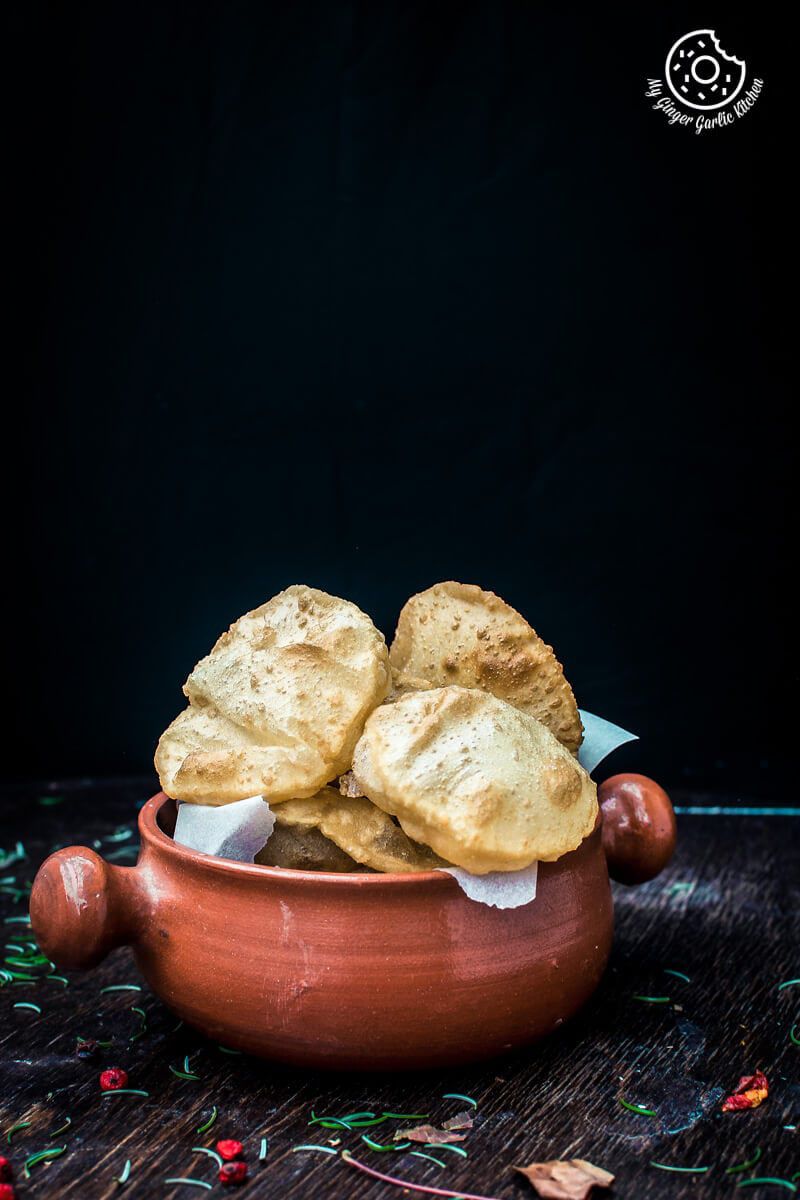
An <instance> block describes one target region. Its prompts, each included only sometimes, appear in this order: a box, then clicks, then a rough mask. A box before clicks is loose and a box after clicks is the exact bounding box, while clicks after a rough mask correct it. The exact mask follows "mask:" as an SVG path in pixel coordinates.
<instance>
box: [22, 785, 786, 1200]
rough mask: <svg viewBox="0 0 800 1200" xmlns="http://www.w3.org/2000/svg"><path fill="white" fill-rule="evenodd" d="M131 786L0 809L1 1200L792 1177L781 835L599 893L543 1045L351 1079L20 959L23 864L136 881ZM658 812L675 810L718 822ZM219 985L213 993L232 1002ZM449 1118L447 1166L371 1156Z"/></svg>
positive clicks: (692, 831) (119, 976)
mask: <svg viewBox="0 0 800 1200" xmlns="http://www.w3.org/2000/svg"><path fill="white" fill-rule="evenodd" d="M153 790H154V788H153V787H152V786H151V784H150V781H148V780H142V781H135V780H134V781H125V780H122V781H119V780H117V781H107V780H106V781H102V780H99V781H82V782H81V783H80V784H64V785H58V784H45V785H40V786H32V787H19V788H14V789H6V790H5V792H4V793H3V794H2V797H1V798H0V804H1V805H2V808H0V813H2V825H1V826H0V829H1V830H2V832H1V833H0V846H2V848H3V849H2V851H1V852H0V915H1V916H2V918H3V930H4V935H5V936H4V943H5V950H4V955H3V958H4V963H3V967H2V971H3V974H2V975H0V1049H1V1051H2V1058H0V1198H2V1200H13V1198H15V1197H16V1198H17V1200H24V1198H25V1197H55V1196H58V1197H59V1198H61V1197H75V1198H76V1200H77V1198H78V1197H81V1200H83V1198H85V1197H89V1196H90V1197H111V1196H116V1195H120V1196H124V1195H125V1193H126V1192H129V1193H130V1194H131V1195H135V1196H137V1197H149V1196H158V1197H164V1198H165V1200H169V1198H170V1197H176V1198H178V1197H187V1196H193V1195H198V1194H201V1193H202V1192H203V1191H206V1190H209V1188H210V1189H211V1190H212V1191H216V1192H217V1193H218V1194H227V1193H228V1192H230V1193H231V1194H234V1193H235V1194H237V1195H241V1196H245V1197H246V1196H248V1195H252V1196H256V1195H257V1196H258V1197H259V1200H263V1198H265V1197H276V1198H277V1197H281V1198H282V1200H283V1198H289V1200H292V1198H296V1200H301V1198H302V1200H305V1198H306V1197H308V1196H311V1195H313V1196H315V1197H317V1198H322V1200H325V1198H330V1200H333V1198H335V1197H336V1198H338V1197H343V1196H348V1197H355V1198H358V1197H364V1198H367V1197H376V1198H380V1200H384V1198H387V1200H388V1198H389V1197H392V1196H397V1197H398V1198H401V1197H403V1196H404V1195H414V1194H419V1195H424V1194H425V1193H424V1192H419V1193H414V1192H406V1193H404V1192H403V1190H402V1188H401V1187H400V1186H399V1184H396V1183H392V1182H385V1181H383V1180H380V1179H377V1178H374V1177H373V1176H372V1175H370V1174H367V1173H366V1172H365V1171H363V1170H361V1169H360V1168H359V1167H358V1166H357V1165H354V1163H356V1164H362V1165H363V1166H365V1167H367V1168H369V1170H370V1171H377V1172H379V1173H380V1174H382V1175H384V1176H389V1177H390V1179H393V1180H402V1181H404V1182H405V1183H406V1186H412V1187H413V1186H416V1187H427V1188H438V1189H442V1190H443V1191H444V1192H445V1193H446V1192H447V1191H450V1192H457V1193H460V1194H463V1193H470V1194H473V1195H480V1196H486V1197H498V1198H503V1200H506V1198H507V1200H512V1198H513V1197H523V1196H526V1195H530V1196H534V1195H535V1192H534V1191H533V1189H532V1187H531V1185H530V1184H529V1182H528V1181H527V1180H526V1179H524V1178H523V1177H522V1176H521V1175H519V1174H517V1173H516V1172H514V1171H513V1170H512V1167H513V1166H514V1165H518V1166H525V1165H528V1164H530V1163H541V1162H546V1161H548V1160H554V1159H573V1158H576V1159H584V1160H589V1161H590V1162H591V1163H593V1164H595V1166H597V1167H599V1168H602V1169H603V1170H606V1171H609V1172H612V1173H613V1174H614V1175H615V1176H616V1183H615V1185H614V1188H613V1190H612V1191H611V1192H610V1193H604V1192H603V1191H597V1192H595V1193H593V1194H594V1195H597V1196H599V1197H602V1196H603V1195H604V1194H609V1195H611V1196H619V1197H634V1196H635V1197H656V1198H658V1197H669V1198H670V1200H674V1198H678V1200H680V1198H681V1197H689V1196H691V1197H696V1198H698V1200H703V1198H707V1200H711V1198H712V1197H713V1198H714V1200H716V1198H717V1197H724V1196H728V1195H730V1196H734V1195H741V1196H753V1197H756V1198H757V1197H759V1196H761V1195H764V1196H771V1195H789V1194H791V1186H792V1185H794V1186H797V1185H798V1183H799V1182H800V1176H798V1177H797V1178H795V1179H794V1180H793V1179H792V1176H793V1174H794V1173H795V1172H797V1171H800V1149H798V1147H800V1142H799V1141H798V1130H797V1128H796V1126H797V1125H800V1111H798V1109H800V1086H799V1084H798V1066H799V1065H800V937H799V936H798V928H799V925H800V922H799V921H798V915H797V914H798V911H800V896H798V891H799V890H800V838H798V833H799V832H800V817H798V816H788V815H753V816H745V815H726V814H725V813H721V814H717V815H691V814H683V815H679V818H678V820H679V838H678V851H677V854H676V857H675V859H674V860H673V862H672V863H671V865H670V867H669V868H668V869H667V870H666V871H665V872H664V874H663V875H661V876H659V878H658V879H657V880H654V881H653V882H652V883H649V884H645V885H644V886H642V887H639V888H637V889H630V890H627V889H626V888H624V887H619V886H616V885H615V903H616V940H615V945H614V950H613V952H612V958H611V963H610V966H609V969H608V972H607V974H606V977H605V979H604V982H603V983H602V984H601V986H600V989H599V991H598V992H597V994H596V995H595V997H594V999H593V1000H592V1002H591V1003H590V1004H589V1006H588V1008H587V1009H586V1010H585V1011H584V1012H583V1013H582V1015H581V1016H579V1017H578V1018H577V1019H576V1020H575V1021H573V1022H572V1023H571V1024H569V1025H567V1026H565V1027H564V1028H563V1030H561V1031H560V1032H559V1033H558V1034H557V1035H555V1036H553V1037H551V1038H550V1039H549V1040H547V1041H545V1042H543V1043H540V1044H539V1045H538V1046H535V1047H533V1048H532V1049H530V1050H527V1051H525V1052H524V1053H518V1054H515V1055H514V1056H513V1057H508V1058H505V1059H498V1060H496V1061H494V1062H491V1063H488V1064H483V1065H481V1066H475V1067H469V1068H464V1069H460V1070H454V1071H447V1072H443V1071H435V1072H433V1071H432V1072H423V1073H416V1074H409V1075H394V1076H391V1075H385V1076H383V1075H371V1076H363V1077H359V1076H355V1075H346V1076H345V1075H339V1074H330V1075H326V1074H319V1073H314V1072H305V1071H300V1070H296V1069H290V1068H287V1067H283V1066H277V1065H273V1064H270V1063H265V1062H259V1061H257V1060H254V1059H249V1058H247V1057H245V1056H244V1055H240V1054H236V1053H233V1052H231V1051H230V1050H229V1049H228V1048H226V1047H224V1046H217V1045H214V1044H213V1043H211V1042H208V1041H206V1040H205V1039H203V1038H202V1037H200V1036H199V1035H197V1034H195V1033H194V1032H193V1031H192V1030H191V1029H188V1028H186V1027H184V1026H181V1025H179V1024H178V1022H177V1020H176V1018H175V1017H174V1016H173V1015H172V1014H171V1013H170V1012H169V1010H168V1009H167V1008H166V1007H165V1006H164V1005H163V1004H161V1002H160V1001H158V1000H157V999H156V998H155V997H154V996H152V995H151V994H150V993H149V992H148V990H147V988H146V987H145V986H144V984H143V981H142V980H141V978H140V977H139V976H138V974H137V972H136V969H135V967H134V966H133V963H132V960H131V957H130V955H129V953H128V952H127V951H118V952H116V953H114V954H113V955H112V956H111V957H110V958H109V959H108V960H107V961H106V962H105V963H104V964H103V965H102V966H101V967H99V968H97V969H96V970H95V971H92V972H89V973H86V974H79V973H77V972H61V971H59V970H58V968H57V967H56V968H55V969H54V968H53V967H52V966H51V964H50V963H49V962H48V961H47V960H46V959H45V958H44V956H43V955H42V954H40V953H39V952H38V948H37V947H36V945H35V943H34V941H33V935H32V933H31V930H30V926H29V925H28V923H27V920H26V914H27V894H28V882H29V881H30V880H31V879H32V878H33V874H34V872H35V870H36V868H37V867H38V865H39V863H40V862H41V861H42V860H43V859H44V857H45V856H46V855H47V854H48V853H49V852H50V851H51V850H52V849H54V848H55V847H58V846H63V845H68V844H73V843H82V844H86V845H93V844H96V845H97V848H98V849H100V850H101V852H102V854H103V856H104V857H106V858H109V857H110V858H111V859H112V861H116V862H117V863H120V864H122V865H125V864H129V863H132V862H134V861H135V857H136V844H137V837H136V822H135V818H136V812H137V805H138V804H141V802H143V801H144V800H145V799H146V798H147V796H149V795H150V794H152V792H153ZM672 794H673V799H674V801H675V803H676V804H677V805H678V806H682V807H687V806H703V805H718V806H720V805H721V806H725V805H726V804H727V805H731V804H732V803H733V802H732V801H731V800H730V799H729V798H726V797H724V796H713V797H711V796H697V795H691V794H688V793H685V792H684V793H679V792H677V791H676V792H673V793H672ZM232 936H235V934H232ZM220 970H225V964H224V963H220ZM235 991H236V981H235V979H232V980H231V1003H235ZM424 1002H425V1001H424V997H420V1003H421V1004H424ZM479 1002H480V998H479V997H476V1003H479ZM732 1095H738V1096H739V1097H740V1099H738V1100H736V1101H735V1103H734V1104H733V1106H731V1105H730V1104H729V1105H728V1108H729V1109H731V1108H732V1111H726V1112H723V1111H722V1109H723V1105H724V1103H725V1101H726V1099H727V1098H728V1097H730V1096H732ZM741 1097H745V1099H744V1100H743V1099H741ZM747 1097H751V1098H755V1103H754V1104H751V1103H749V1101H748V1100H747ZM745 1104H747V1107H744V1105H745ZM463 1112H468V1113H469V1115H470V1117H471V1119H472V1124H471V1127H465V1128H464V1129H463V1130H462V1132H461V1134H460V1137H461V1138H462V1139H463V1140H458V1138H457V1137H455V1136H454V1137H453V1139H452V1142H451V1144H450V1145H449V1146H445V1147H441V1146H437V1145H426V1144H425V1143H423V1142H418V1141H415V1140H413V1139H412V1140H410V1141H409V1140H408V1139H406V1142H405V1143H404V1141H403V1140H400V1141H399V1142H397V1143H395V1142H394V1141H393V1135H394V1133H395V1132H399V1131H400V1130H402V1129H404V1128H406V1129H407V1128H409V1127H413V1126H417V1125H420V1124H431V1125H433V1126H435V1127H437V1128H442V1126H443V1124H444V1122H446V1121H447V1120H448V1119H451V1118H454V1117H457V1116H458V1115H459V1114H461V1113H463ZM395 1114H396V1115H395ZM328 1118H330V1119H328ZM394 1145H397V1146H398V1149H396V1150H395V1149H394V1148H390V1149H385V1148H383V1147H387V1146H389V1147H394ZM302 1147H311V1148H307V1149H304V1148H302ZM403 1147H405V1148H403ZM343 1152H344V1153H343ZM348 1158H349V1161H348ZM759 1179H765V1180H769V1179H772V1180H778V1181H782V1183H783V1184H784V1185H785V1184H788V1185H790V1186H789V1187H786V1186H781V1182H779V1183H777V1184H776V1183H772V1184H770V1183H764V1184H761V1183H758V1182H755V1181H756V1180H759ZM751 1181H753V1182H751ZM743 1183H746V1184H747V1188H746V1190H744V1191H740V1190H739V1185H741V1184H743ZM204 1185H208V1187H206V1186H204ZM3 1189H5V1190H3Z"/></svg>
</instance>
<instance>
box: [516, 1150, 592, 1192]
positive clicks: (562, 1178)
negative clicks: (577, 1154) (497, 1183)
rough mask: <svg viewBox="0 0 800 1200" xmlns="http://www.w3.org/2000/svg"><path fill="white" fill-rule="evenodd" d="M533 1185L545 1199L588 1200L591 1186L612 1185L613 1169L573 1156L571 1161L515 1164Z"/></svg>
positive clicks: (517, 1169)
mask: <svg viewBox="0 0 800 1200" xmlns="http://www.w3.org/2000/svg"><path fill="white" fill-rule="evenodd" d="M514 1170H515V1171H519V1173H520V1174H521V1175H524V1176H525V1178H526V1179H527V1180H529V1181H530V1183H532V1184H533V1186H534V1187H535V1189H536V1191H537V1192H538V1193H539V1195H540V1196H542V1197H544V1198H545V1200H586V1197H587V1196H588V1195H589V1193H590V1192H591V1190H592V1188H596V1187H601V1188H608V1187H611V1185H612V1183H613V1182H614V1176H613V1175H612V1174H611V1172H610V1171H604V1170H603V1169H602V1168H601V1167H595V1166H593V1165H592V1164H591V1163H590V1162H586V1161H585V1159H582V1158H571V1159H570V1160H569V1161H568V1162H559V1161H558V1160H555V1161H553V1162H544V1163H530V1164H529V1166H527V1167H514Z"/></svg>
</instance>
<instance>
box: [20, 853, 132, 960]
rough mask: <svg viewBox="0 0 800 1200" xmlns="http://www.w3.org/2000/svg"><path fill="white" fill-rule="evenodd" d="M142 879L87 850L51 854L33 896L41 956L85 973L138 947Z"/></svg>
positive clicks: (34, 882)
mask: <svg viewBox="0 0 800 1200" xmlns="http://www.w3.org/2000/svg"><path fill="white" fill-rule="evenodd" d="M139 876H140V872H139V870H138V869H137V868H136V867H114V866H112V865H111V864H110V863H107V862H106V861H105V860H104V859H102V858H101V857H100V855H99V854H95V852H94V850H90V849H89V848H88V846H66V847H65V848H64V849H63V850H57V851H56V853H55V854H51V855H50V857H49V858H48V859H46V861H45V862H44V863H43V864H42V866H41V867H40V868H39V871H38V872H37V875H36V878H35V879H34V881H33V889H32V891H31V905H30V911H31V925H32V927H33V931H34V934H35V935H36V940H37V941H38V943H39V945H40V947H41V949H42V952H43V953H44V954H46V955H47V957H48V958H52V959H53V961H54V962H56V963H58V964H59V966H63V967H78V968H81V969H84V968H86V967H94V966H97V964H98V963H99V962H101V961H102V960H103V959H104V958H105V956H106V955H107V954H108V953H109V951H111V950H113V949H114V948H115V947H116V946H122V945H125V944H126V943H128V942H131V941H133V933H134V931H133V928H132V923H131V917H132V914H134V913H135V912H136V911H137V909H141V907H142V899H141V893H142V889H141V886H140V884H141V881H140V878H139Z"/></svg>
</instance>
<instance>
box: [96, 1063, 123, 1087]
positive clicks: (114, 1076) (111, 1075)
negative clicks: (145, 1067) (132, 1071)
mask: <svg viewBox="0 0 800 1200" xmlns="http://www.w3.org/2000/svg"><path fill="white" fill-rule="evenodd" d="M127 1086H128V1072H127V1071H124V1070H123V1069H122V1067H109V1068H108V1070H107V1071H101V1072H100V1087H101V1089H102V1091H104V1092H115V1091H116V1090H117V1088H124V1087H127Z"/></svg>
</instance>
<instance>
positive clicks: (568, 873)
mask: <svg viewBox="0 0 800 1200" xmlns="http://www.w3.org/2000/svg"><path fill="white" fill-rule="evenodd" d="M659 790H660V789H659ZM617 819H618V818H616V817H615V820H617ZM174 824H175V804H174V801H172V800H169V799H168V798H167V797H166V796H165V795H163V793H162V794H160V795H157V796H154V797H153V799H152V800H149V801H148V803H147V804H146V805H145V806H144V808H143V809H142V811H141V813H140V816H139V829H140V832H141V842H142V845H141V852H140V855H139V861H138V863H137V864H136V866H135V867H117V866H112V865H110V864H109V863H107V862H105V861H104V860H103V859H102V858H100V857H99V855H97V854H95V853H94V851H92V850H90V849H88V848H87V847H85V846H72V847H68V848H66V849H64V850H59V851H58V852H57V853H55V854H53V855H51V856H50V858H48V859H47V861H46V862H45V863H44V864H43V866H42V868H41V870H40V871H39V873H38V875H37V876H36V880H35V883H34V886H33V893H32V895H31V921H32V924H33V928H34V931H35V933H36V937H37V938H38V941H39V944H40V946H41V947H42V950H43V952H44V953H45V954H47V955H48V956H49V957H50V958H52V959H53V960H54V961H55V962H57V963H58V964H59V965H61V966H64V967H68V968H69V967H91V966H94V965H96V964H97V963H99V962H100V961H101V959H103V958H104V956H105V955H106V954H108V952H109V951H110V950H112V949H113V948H114V947H116V946H121V945H130V946H132V947H133V952H134V956H135V959H136V962H137V964H138V967H139V969H140V971H141V972H142V974H143V975H144V977H145V979H146V980H147V982H148V984H149V985H150V987H151V988H152V989H153V991H154V992H155V993H156V994H157V995H158V996H159V997H160V998H161V999H162V1000H163V1002H164V1003H165V1004H166V1005H168V1006H169V1008H171V1009H172V1010H173V1011H174V1012H175V1013H177V1015H178V1016H179V1017H181V1018H183V1020H184V1021H186V1022H187V1024H189V1025H192V1026H194V1027H195V1028H197V1029H198V1030H200V1031H201V1032H202V1033H204V1034H205V1035H206V1036H207V1037H209V1038H211V1039H213V1040H214V1041H216V1042H221V1043H222V1044H223V1045H226V1046H230V1047H231V1048H233V1049H237V1050H244V1051H246V1052H248V1053H251V1054H257V1055H261V1056H263V1057H264V1058H272V1059H281V1060H283V1061H286V1062H291V1063H298V1064H303V1065H305V1066H315V1067H321V1066H326V1067H336V1068H348V1069H365V1068H366V1069H395V1068H408V1067H423V1066H435V1065H442V1064H455V1063H464V1062H468V1061H471V1060H474V1059H480V1058H485V1057H488V1056H490V1055H494V1054H498V1053H500V1052H502V1051H505V1050H510V1049H512V1048H513V1047H517V1046H522V1045H524V1044H525V1043H527V1042H531V1041H534V1040H535V1039H537V1038H540V1037H542V1036H544V1035H545V1034H547V1033H549V1032H551V1031H552V1030H554V1029H556V1028H557V1027H558V1026H559V1025H561V1024H562V1022H564V1021H565V1020H567V1018H568V1017H571V1016H572V1015H573V1014H574V1013H575V1012H576V1011H577V1010H578V1009H579V1008H580V1007H581V1005H583V1004H584V1003H585V1002H586V1000H588V998H589V997H590V996H591V994H592V992H593V991H594V989H595V988H596V987H597V984H598V982H599V980H600V977H601V975H602V973H603V969H604V967H605V965H606V960H607V958H608V954H609V950H610V947H611V936H612V924H613V915H612V904H611V890H610V887H609V874H608V867H607V863H606V853H605V852H604V849H603V831H602V827H601V823H600V822H599V821H598V824H597V826H596V828H595V830H594V832H593V833H592V834H591V835H590V836H589V837H588V838H586V839H585V841H584V842H583V844H582V845H581V846H579V847H578V849H577V850H574V851H573V852H572V853H570V854H567V855H565V856H564V857H563V858H561V859H559V861H558V862H555V863H543V864H541V865H540V868H539V878H538V891H537V896H536V899H535V900H534V901H533V903H531V904H529V905H526V906H525V907H523V908H518V909H514V910H505V911H501V910H498V909H494V908H488V907H486V906H485V905H481V904H476V903H474V902H473V901H471V900H468V899H467V897H466V896H465V895H464V893H463V892H462V891H461V890H460V888H459V887H458V885H457V884H456V883H455V881H454V880H453V879H452V878H451V877H450V876H449V875H444V874H442V873H440V872H435V871H434V872H426V873H424V874H418V875H379V874H369V875H367V874H363V875H362V874H357V873H354V874H343V875H334V874H327V873H322V872H307V871H290V870H285V869H281V868H277V867H260V866H249V865H246V864H243V863H237V862H231V861H228V860H224V859H218V858H211V857H209V856H207V855H205V854H199V853H197V852H195V851H193V850H187V849H186V848H185V847H183V846H179V845H177V844H176V843H175V842H174V841H173V840H172V838H171V836H170V834H171V833H172V830H173V828H174ZM659 836H660V834H659V833H658V832H657V831H656V832H653V830H652V829H651V830H648V829H647V827H646V823H645V825H644V826H642V827H640V828H639V830H638V834H637V836H636V837H635V838H633V839H632V840H631V839H628V841H627V842H625V843H624V847H623V848H624V856H623V859H622V860H621V862H619V863H617V864H616V865H617V867H619V868H620V873H621V874H625V875H627V876H628V877H630V876H631V875H636V874H637V872H636V870H635V866H636V861H638V860H639V859H646V860H647V861H648V863H649V867H648V869H649V870H650V871H651V873H652V867H653V863H654V862H660V865H663V862H661V860H660V859H659V855H658V853H657V852H656V853H655V857H654V846H653V842H654V839H655V840H656V841H657V840H658V837H659ZM672 844H673V845H674V818H673V836H672ZM667 849H669V850H670V851H671V847H668V848H667ZM667 849H663V852H662V853H661V859H663V861H664V862H665V861H666V858H668V857H669V853H668V852H667Z"/></svg>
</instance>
